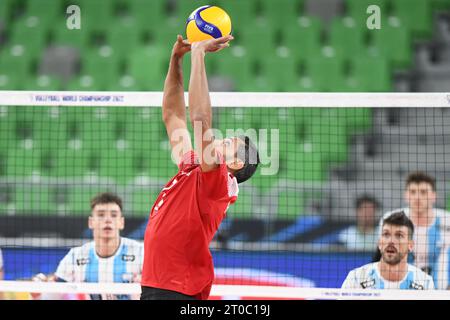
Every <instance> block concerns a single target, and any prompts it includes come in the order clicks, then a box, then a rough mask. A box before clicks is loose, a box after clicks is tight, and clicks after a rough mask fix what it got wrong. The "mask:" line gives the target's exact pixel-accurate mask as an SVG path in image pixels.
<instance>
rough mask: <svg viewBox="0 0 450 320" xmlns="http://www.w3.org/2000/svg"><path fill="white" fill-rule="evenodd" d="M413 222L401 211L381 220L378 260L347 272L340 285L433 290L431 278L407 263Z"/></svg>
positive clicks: (344, 286) (363, 287)
mask: <svg viewBox="0 0 450 320" xmlns="http://www.w3.org/2000/svg"><path fill="white" fill-rule="evenodd" d="M413 234H414V225H413V224H412V222H411V220H410V219H409V218H408V217H407V216H406V215H405V213H404V212H403V211H398V212H395V213H393V214H391V215H390V216H389V217H388V218H386V219H384V220H383V225H382V233H381V236H380V239H379V241H378V248H379V249H380V252H381V259H380V261H378V262H374V263H369V264H366V265H364V266H362V267H360V268H357V269H354V270H352V271H350V273H349V274H348V275H347V278H346V279H345V281H344V283H343V284H342V288H345V289H406V290H430V289H434V282H433V279H432V278H431V277H430V276H429V275H427V274H426V273H425V272H423V271H422V270H420V269H419V268H416V267H414V266H412V265H410V264H408V261H407V259H408V253H409V252H410V251H412V250H413V248H414V241H413Z"/></svg>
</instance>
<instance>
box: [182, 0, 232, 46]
mask: <svg viewBox="0 0 450 320" xmlns="http://www.w3.org/2000/svg"><path fill="white" fill-rule="evenodd" d="M231 31H232V26H231V19H230V16H229V15H228V14H227V13H226V12H225V10H223V9H222V8H219V7H217V6H202V7H200V8H197V9H195V10H194V11H193V12H192V13H191V14H190V15H189V18H188V19H187V21H186V36H187V39H188V41H189V43H193V42H197V41H202V40H207V39H213V38H220V37H223V36H227V35H229V34H231Z"/></svg>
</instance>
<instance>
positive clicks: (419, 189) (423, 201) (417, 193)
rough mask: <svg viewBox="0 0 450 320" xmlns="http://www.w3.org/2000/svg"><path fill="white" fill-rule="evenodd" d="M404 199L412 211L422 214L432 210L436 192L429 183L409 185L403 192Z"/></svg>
mask: <svg viewBox="0 0 450 320" xmlns="http://www.w3.org/2000/svg"><path fill="white" fill-rule="evenodd" d="M405 199H406V202H407V203H408V205H409V207H410V208H411V210H413V211H419V212H424V211H427V210H429V209H431V208H433V206H434V203H435V202H436V192H434V191H433V188H432V187H431V185H430V184H429V183H426V182H420V183H414V182H413V183H410V184H409V185H408V186H407V188H406V191H405Z"/></svg>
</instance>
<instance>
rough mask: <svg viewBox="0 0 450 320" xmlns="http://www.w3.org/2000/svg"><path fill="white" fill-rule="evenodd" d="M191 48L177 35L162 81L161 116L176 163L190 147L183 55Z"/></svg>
mask: <svg viewBox="0 0 450 320" xmlns="http://www.w3.org/2000/svg"><path fill="white" fill-rule="evenodd" d="M189 50H191V46H190V44H189V43H187V41H185V40H183V38H182V37H181V36H180V35H178V37H177V41H176V43H175V44H174V46H173V49H172V54H171V57H170V63H169V71H168V72H167V77H166V80H165V82H164V95H163V102H162V116H163V121H164V124H165V126H166V130H167V135H168V136H169V141H170V144H171V146H172V149H173V152H174V157H175V160H176V161H177V163H179V162H180V160H181V157H182V156H183V154H184V153H186V152H187V151H189V150H191V149H192V145H191V139H190V137H189V132H188V130H187V126H186V104H185V101H184V87H183V56H184V55H185V54H186V52H189Z"/></svg>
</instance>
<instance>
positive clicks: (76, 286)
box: [0, 281, 450, 300]
mask: <svg viewBox="0 0 450 320" xmlns="http://www.w3.org/2000/svg"><path fill="white" fill-rule="evenodd" d="M0 292H33V293H60V294H108V295H111V294H127V295H139V294H140V293H141V287H140V285H139V284H136V283H125V284H124V283H66V282H33V281H0ZM210 298H219V299H224V300H235V299H271V300H277V299H306V300H307V299H313V300H316V299H317V300H323V299H326V300H328V299H339V300H343V299H345V300H450V291H444V290H429V291H415V290H414V291H408V290H363V289H336V288H294V287H276V286H241V285H215V286H213V287H212V290H211V296H210Z"/></svg>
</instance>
